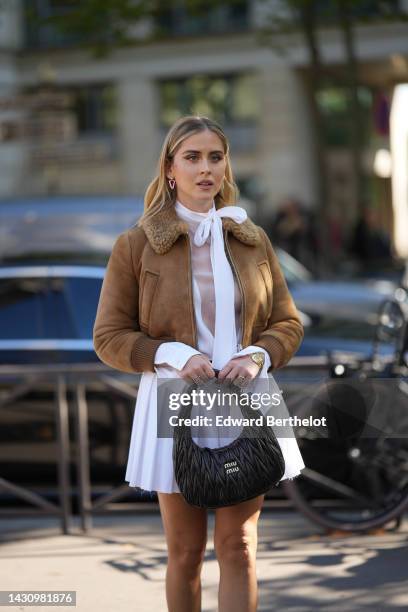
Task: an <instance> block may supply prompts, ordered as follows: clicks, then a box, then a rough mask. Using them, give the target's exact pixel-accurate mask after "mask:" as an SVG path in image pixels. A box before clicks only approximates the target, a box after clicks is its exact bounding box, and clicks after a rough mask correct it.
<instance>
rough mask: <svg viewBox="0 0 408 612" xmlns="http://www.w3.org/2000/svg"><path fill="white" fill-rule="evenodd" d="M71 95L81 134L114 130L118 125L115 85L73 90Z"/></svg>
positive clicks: (92, 86) (91, 86) (90, 86)
mask: <svg viewBox="0 0 408 612" xmlns="http://www.w3.org/2000/svg"><path fill="white" fill-rule="evenodd" d="M70 93H71V94H72V110H73V111H74V113H75V116H76V121H77V129H78V133H79V134H89V133H95V132H110V131H113V130H114V128H115V127H116V123H117V100H116V90H115V87H114V86H113V85H89V86H85V87H78V88H72V89H71V90H70Z"/></svg>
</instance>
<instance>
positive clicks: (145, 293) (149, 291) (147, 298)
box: [139, 270, 159, 329]
mask: <svg viewBox="0 0 408 612" xmlns="http://www.w3.org/2000/svg"><path fill="white" fill-rule="evenodd" d="M158 280H159V274H158V273H157V272H151V271H150V270H145V271H144V273H143V281H142V291H141V295H140V307H139V324H140V326H143V327H145V328H146V329H149V327H150V315H151V311H152V307H153V301H154V296H155V293H156V289H157V283H158Z"/></svg>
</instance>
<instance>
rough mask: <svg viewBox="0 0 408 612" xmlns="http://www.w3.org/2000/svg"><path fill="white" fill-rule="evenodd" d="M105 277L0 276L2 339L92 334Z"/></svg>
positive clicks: (88, 337) (0, 333)
mask: <svg viewBox="0 0 408 612" xmlns="http://www.w3.org/2000/svg"><path fill="white" fill-rule="evenodd" d="M101 286H102V279H94V278H62V277H61V278H59V277H58V278H12V279H1V280H0V339H2V340H41V339H57V338H58V339H61V338H63V339H84V340H89V339H91V338H92V328H93V324H94V320H95V315H96V308H97V306H98V300H99V294H100V290H101Z"/></svg>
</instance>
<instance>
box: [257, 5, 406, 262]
mask: <svg viewBox="0 0 408 612" xmlns="http://www.w3.org/2000/svg"><path fill="white" fill-rule="evenodd" d="M263 1H264V2H265V1H266V2H268V0H263ZM399 4H400V3H399V2H396V1H395V0H380V1H374V0H325V1H324V2H321V1H320V0H278V1H277V2H275V3H274V5H273V7H274V12H273V13H270V15H269V18H268V19H267V20H266V22H265V24H264V25H263V27H262V28H261V29H260V31H259V40H260V42H261V44H264V45H268V46H270V47H271V48H273V49H274V50H275V51H277V52H278V53H281V54H285V53H287V52H288V50H289V49H290V47H291V45H292V42H293V36H294V35H296V34H298V33H301V34H302V35H303V38H304V41H305V44H306V48H307V49H308V51H309V59H310V64H309V66H310V70H309V80H308V81H307V87H308V88H309V100H310V104H311V117H312V121H313V125H314V134H315V143H316V151H315V156H316V160H317V168H318V185H319V188H318V210H319V215H318V217H319V220H320V225H321V227H320V232H319V233H320V236H321V237H322V243H323V244H322V247H323V249H324V253H325V255H326V254H327V255H328V257H329V261H330V259H331V257H330V256H331V252H330V244H329V242H328V239H327V233H326V231H327V227H328V225H327V222H328V210H327V201H328V180H327V170H326V165H325V160H326V148H327V147H326V143H325V137H324V129H323V117H322V112H321V109H320V107H319V104H318V102H317V95H318V92H319V90H320V89H321V88H322V86H323V84H324V81H325V78H326V76H327V74H328V70H327V67H326V66H325V65H324V64H323V61H322V54H321V50H320V46H319V42H318V41H319V39H318V34H319V30H320V29H322V28H326V29H330V28H336V29H337V28H340V30H341V32H342V37H343V41H344V51H345V62H344V66H345V69H344V70H343V71H342V76H341V81H342V85H345V86H346V87H347V89H348V93H349V95H348V100H349V113H348V117H349V123H350V135H351V152H352V156H353V169H354V173H355V182H356V200H357V202H358V206H363V203H364V191H363V190H364V184H363V166H362V149H363V139H362V130H361V126H362V121H361V109H360V104H359V97H358V88H359V85H360V82H359V77H358V59H357V56H356V50H355V26H356V25H357V24H364V23H375V22H387V21H388V22H392V21H394V22H395V21H402V20H404V21H406V20H407V19H408V14H407V11H406V10H405V9H404V8H402V7H400V6H399ZM337 78H338V77H337Z"/></svg>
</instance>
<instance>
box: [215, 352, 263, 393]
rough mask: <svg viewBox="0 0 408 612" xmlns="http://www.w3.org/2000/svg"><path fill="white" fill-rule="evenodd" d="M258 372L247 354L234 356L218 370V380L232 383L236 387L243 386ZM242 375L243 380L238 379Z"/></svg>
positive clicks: (257, 368)
mask: <svg viewBox="0 0 408 612" xmlns="http://www.w3.org/2000/svg"><path fill="white" fill-rule="evenodd" d="M259 372H260V369H259V367H258V366H257V365H256V363H255V362H254V361H252V359H251V357H250V356H249V355H242V356H241V357H234V358H233V359H230V360H229V362H228V363H227V364H226V365H225V366H224V367H223V368H222V370H220V372H219V374H218V380H219V381H221V382H224V383H233V384H235V385H236V386H238V387H245V386H246V385H247V384H249V383H250V382H251V380H253V379H254V378H255V377H256V376H257V375H258V374H259ZM239 377H243V378H244V380H242V379H241V380H238V381H237V379H238V378H239Z"/></svg>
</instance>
